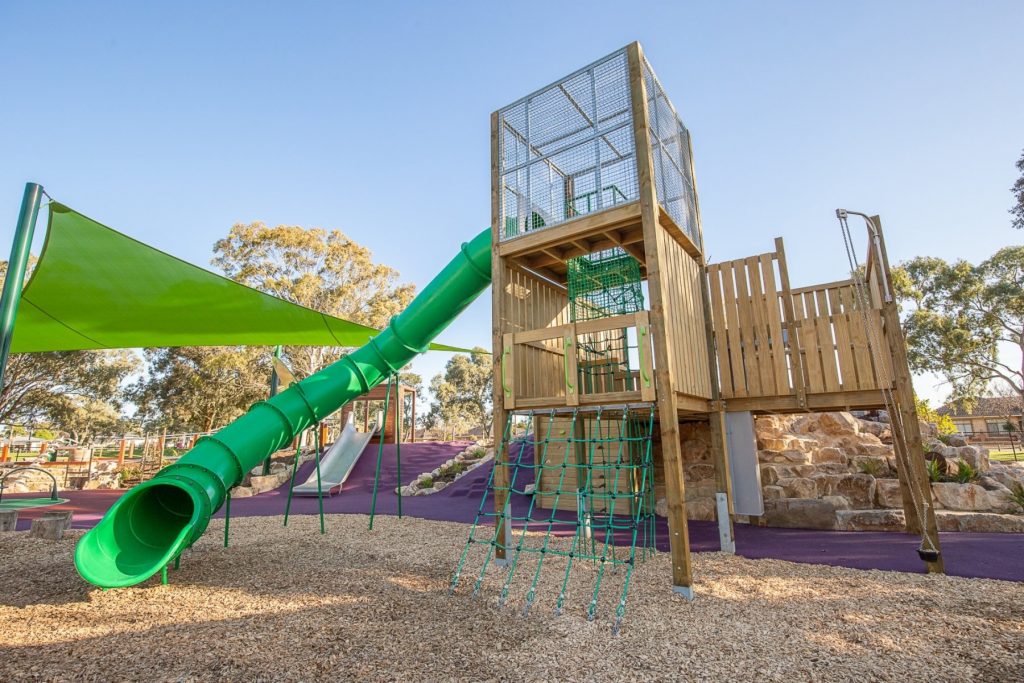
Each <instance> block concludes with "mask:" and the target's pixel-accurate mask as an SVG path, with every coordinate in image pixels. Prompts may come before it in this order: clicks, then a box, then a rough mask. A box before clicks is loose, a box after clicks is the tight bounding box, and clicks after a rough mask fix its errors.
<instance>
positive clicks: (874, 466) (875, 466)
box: [857, 460, 882, 477]
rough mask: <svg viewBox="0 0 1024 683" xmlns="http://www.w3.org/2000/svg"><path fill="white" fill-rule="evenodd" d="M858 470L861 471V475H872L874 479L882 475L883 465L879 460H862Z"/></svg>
mask: <svg viewBox="0 0 1024 683" xmlns="http://www.w3.org/2000/svg"><path fill="white" fill-rule="evenodd" d="M857 469H859V470H860V472H861V474H870V475H871V476H872V477H877V476H878V475H879V474H881V473H882V463H881V462H880V461H878V460H861V461H860V464H858V465H857Z"/></svg>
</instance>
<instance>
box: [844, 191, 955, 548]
mask: <svg viewBox="0 0 1024 683" xmlns="http://www.w3.org/2000/svg"><path fill="white" fill-rule="evenodd" d="M836 217H837V218H838V219H839V226H840V230H841V231H842V233H843V246H844V247H845V248H846V258H847V261H848V262H849V265H850V272H851V274H852V279H853V291H854V295H855V297H856V304H857V308H858V309H859V310H860V313H861V317H862V319H863V321H864V327H865V328H866V329H867V330H868V353H869V354H870V356H871V359H872V362H873V364H874V366H875V369H876V371H877V373H878V378H879V384H880V385H881V387H880V388H881V393H882V401H883V403H884V404H885V409H886V411H887V412H888V413H889V421H890V424H891V425H892V426H894V427H895V429H893V430H891V431H892V437H893V445H894V446H895V448H894V449H893V450H894V451H895V452H896V458H897V459H898V460H899V462H900V468H901V469H902V470H903V472H904V475H905V476H906V477H907V487H906V488H907V489H908V490H909V491H910V499H911V502H912V504H913V505H914V510H915V511H916V513H917V518H918V522H919V524H920V526H921V545H920V546H919V548H918V553H919V554H920V555H921V556H922V559H927V560H928V561H935V560H937V559H938V556H939V549H938V545H937V543H936V539H933V538H932V536H931V530H930V529H929V528H928V522H927V520H928V512H929V510H930V509H931V501H930V500H925V499H924V496H923V495H922V494H921V491H920V489H918V487H916V486H914V485H913V483H912V479H911V477H912V476H913V475H912V474H911V472H912V468H913V461H912V456H911V454H910V448H909V446H908V445H907V439H906V431H905V429H906V424H905V423H904V421H903V415H902V413H901V412H900V410H899V407H898V405H897V402H896V399H895V397H894V396H893V392H892V385H893V378H892V377H891V376H889V375H888V368H887V366H886V365H885V364H884V363H882V362H881V353H882V352H883V350H882V343H881V339H880V330H879V329H878V325H873V324H871V320H870V318H869V316H868V311H869V310H871V293H870V291H869V290H868V284H867V282H866V281H865V275H866V270H865V272H862V271H861V264H860V260H859V259H858V258H857V253H856V248H855V246H854V242H853V235H852V233H851V232H850V224H849V222H848V220H847V212H846V211H842V210H837V211H836ZM865 221H867V222H868V231H869V245H870V246H869V248H872V247H873V248H875V249H878V254H877V257H878V267H879V268H880V269H881V268H883V265H882V258H881V250H880V249H879V247H878V242H877V239H878V236H877V235H876V234H875V228H874V225H873V224H871V222H870V220H869V219H867V218H865ZM882 287H883V289H884V292H883V295H884V296H885V297H886V300H887V301H889V297H890V296H891V292H890V289H889V287H890V285H889V283H888V282H883V283H882Z"/></svg>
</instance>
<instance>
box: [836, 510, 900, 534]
mask: <svg viewBox="0 0 1024 683" xmlns="http://www.w3.org/2000/svg"><path fill="white" fill-rule="evenodd" d="M905 527H906V522H905V521H904V518H903V511H902V510H839V511H838V512H836V528H837V529H842V530H843V531H903V529H904V528H905Z"/></svg>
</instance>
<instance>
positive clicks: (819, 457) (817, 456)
mask: <svg viewBox="0 0 1024 683" xmlns="http://www.w3.org/2000/svg"><path fill="white" fill-rule="evenodd" d="M846 461H847V460H846V454H845V453H843V452H842V451H841V450H839V449H838V448H836V447H835V446H824V447H822V448H819V449H818V450H816V451H814V452H813V453H811V462H813V463H814V464H816V465H819V464H822V463H826V462H834V463H846Z"/></svg>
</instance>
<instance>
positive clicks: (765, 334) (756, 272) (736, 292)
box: [707, 239, 892, 408]
mask: <svg viewBox="0 0 1024 683" xmlns="http://www.w3.org/2000/svg"><path fill="white" fill-rule="evenodd" d="M871 265H872V264H871V261H870V260H869V261H868V272H869V274H871V273H872V268H871ZM707 275H708V280H709V284H710V290H711V305H712V319H713V324H714V334H715V346H716V352H717V356H718V366H719V376H720V380H721V387H722V398H724V399H742V398H761V397H787V396H792V397H795V398H796V406H797V407H799V408H806V407H807V405H808V403H807V396H808V395H809V394H810V395H816V394H833V395H839V394H843V395H847V396H849V397H851V399H852V400H851V401H849V403H851V404H855V403H858V402H862V403H871V402H872V401H873V399H872V398H871V396H870V395H869V394H866V393H864V392H870V393H877V392H878V390H879V389H880V388H882V387H883V386H886V385H887V386H891V385H892V379H891V378H892V371H891V360H890V358H889V353H888V350H887V348H886V346H885V341H884V337H883V336H882V335H883V329H882V316H881V310H880V308H881V305H880V301H879V297H878V294H877V286H872V284H875V285H877V283H872V281H871V280H869V298H870V299H871V301H870V302H868V305H867V306H866V307H865V306H864V305H862V302H860V301H859V300H858V297H857V295H856V291H855V289H854V283H853V281H852V280H842V281H839V282H830V283H826V284H820V285H813V286H810V287H802V288H798V289H791V288H790V285H789V276H788V270H787V266H786V260H785V250H784V248H783V245H782V240H781V239H779V240H776V250H775V251H774V252H770V253H766V254H760V255H757V256H750V257H748V258H745V259H739V260H735V261H726V262H723V263H715V264H711V265H709V266H708V268H707ZM836 400H837V401H839V402H841V397H839V396H836Z"/></svg>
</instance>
